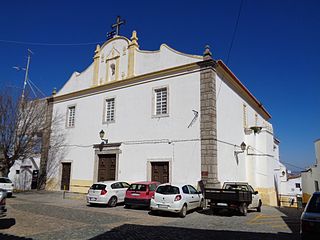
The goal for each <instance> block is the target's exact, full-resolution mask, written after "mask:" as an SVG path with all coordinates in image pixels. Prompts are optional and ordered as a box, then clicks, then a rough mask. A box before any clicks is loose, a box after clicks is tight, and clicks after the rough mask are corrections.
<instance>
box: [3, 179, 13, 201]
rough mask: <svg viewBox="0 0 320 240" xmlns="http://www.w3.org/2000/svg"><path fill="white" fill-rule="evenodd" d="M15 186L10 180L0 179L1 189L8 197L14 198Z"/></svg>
mask: <svg viewBox="0 0 320 240" xmlns="http://www.w3.org/2000/svg"><path fill="white" fill-rule="evenodd" d="M13 186H14V185H13V183H12V182H11V180H10V179H9V178H6V177H0V189H4V190H6V191H7V196H8V197H11V196H12V192H13Z"/></svg>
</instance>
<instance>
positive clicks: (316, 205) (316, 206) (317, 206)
mask: <svg viewBox="0 0 320 240" xmlns="http://www.w3.org/2000/svg"><path fill="white" fill-rule="evenodd" d="M306 212H313V213H320V195H313V196H312V198H311V199H310V202H309V204H308V208H307V210H306Z"/></svg>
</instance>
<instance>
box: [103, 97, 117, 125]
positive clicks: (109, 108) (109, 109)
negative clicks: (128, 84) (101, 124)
mask: <svg viewBox="0 0 320 240" xmlns="http://www.w3.org/2000/svg"><path fill="white" fill-rule="evenodd" d="M114 103H115V99H114V98H108V99H106V112H105V122H114V119H115V114H114V112H115V104H114Z"/></svg>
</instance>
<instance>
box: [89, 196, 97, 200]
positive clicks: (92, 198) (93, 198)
mask: <svg viewBox="0 0 320 240" xmlns="http://www.w3.org/2000/svg"><path fill="white" fill-rule="evenodd" d="M89 199H90V201H97V198H95V197H91V198H89Z"/></svg>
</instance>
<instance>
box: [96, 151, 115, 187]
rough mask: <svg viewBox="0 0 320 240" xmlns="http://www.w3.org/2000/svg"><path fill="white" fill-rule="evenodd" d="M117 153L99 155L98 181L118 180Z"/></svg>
mask: <svg viewBox="0 0 320 240" xmlns="http://www.w3.org/2000/svg"><path fill="white" fill-rule="evenodd" d="M116 160H117V159H116V154H104V155H99V166H98V182H100V181H109V180H116Z"/></svg>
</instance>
